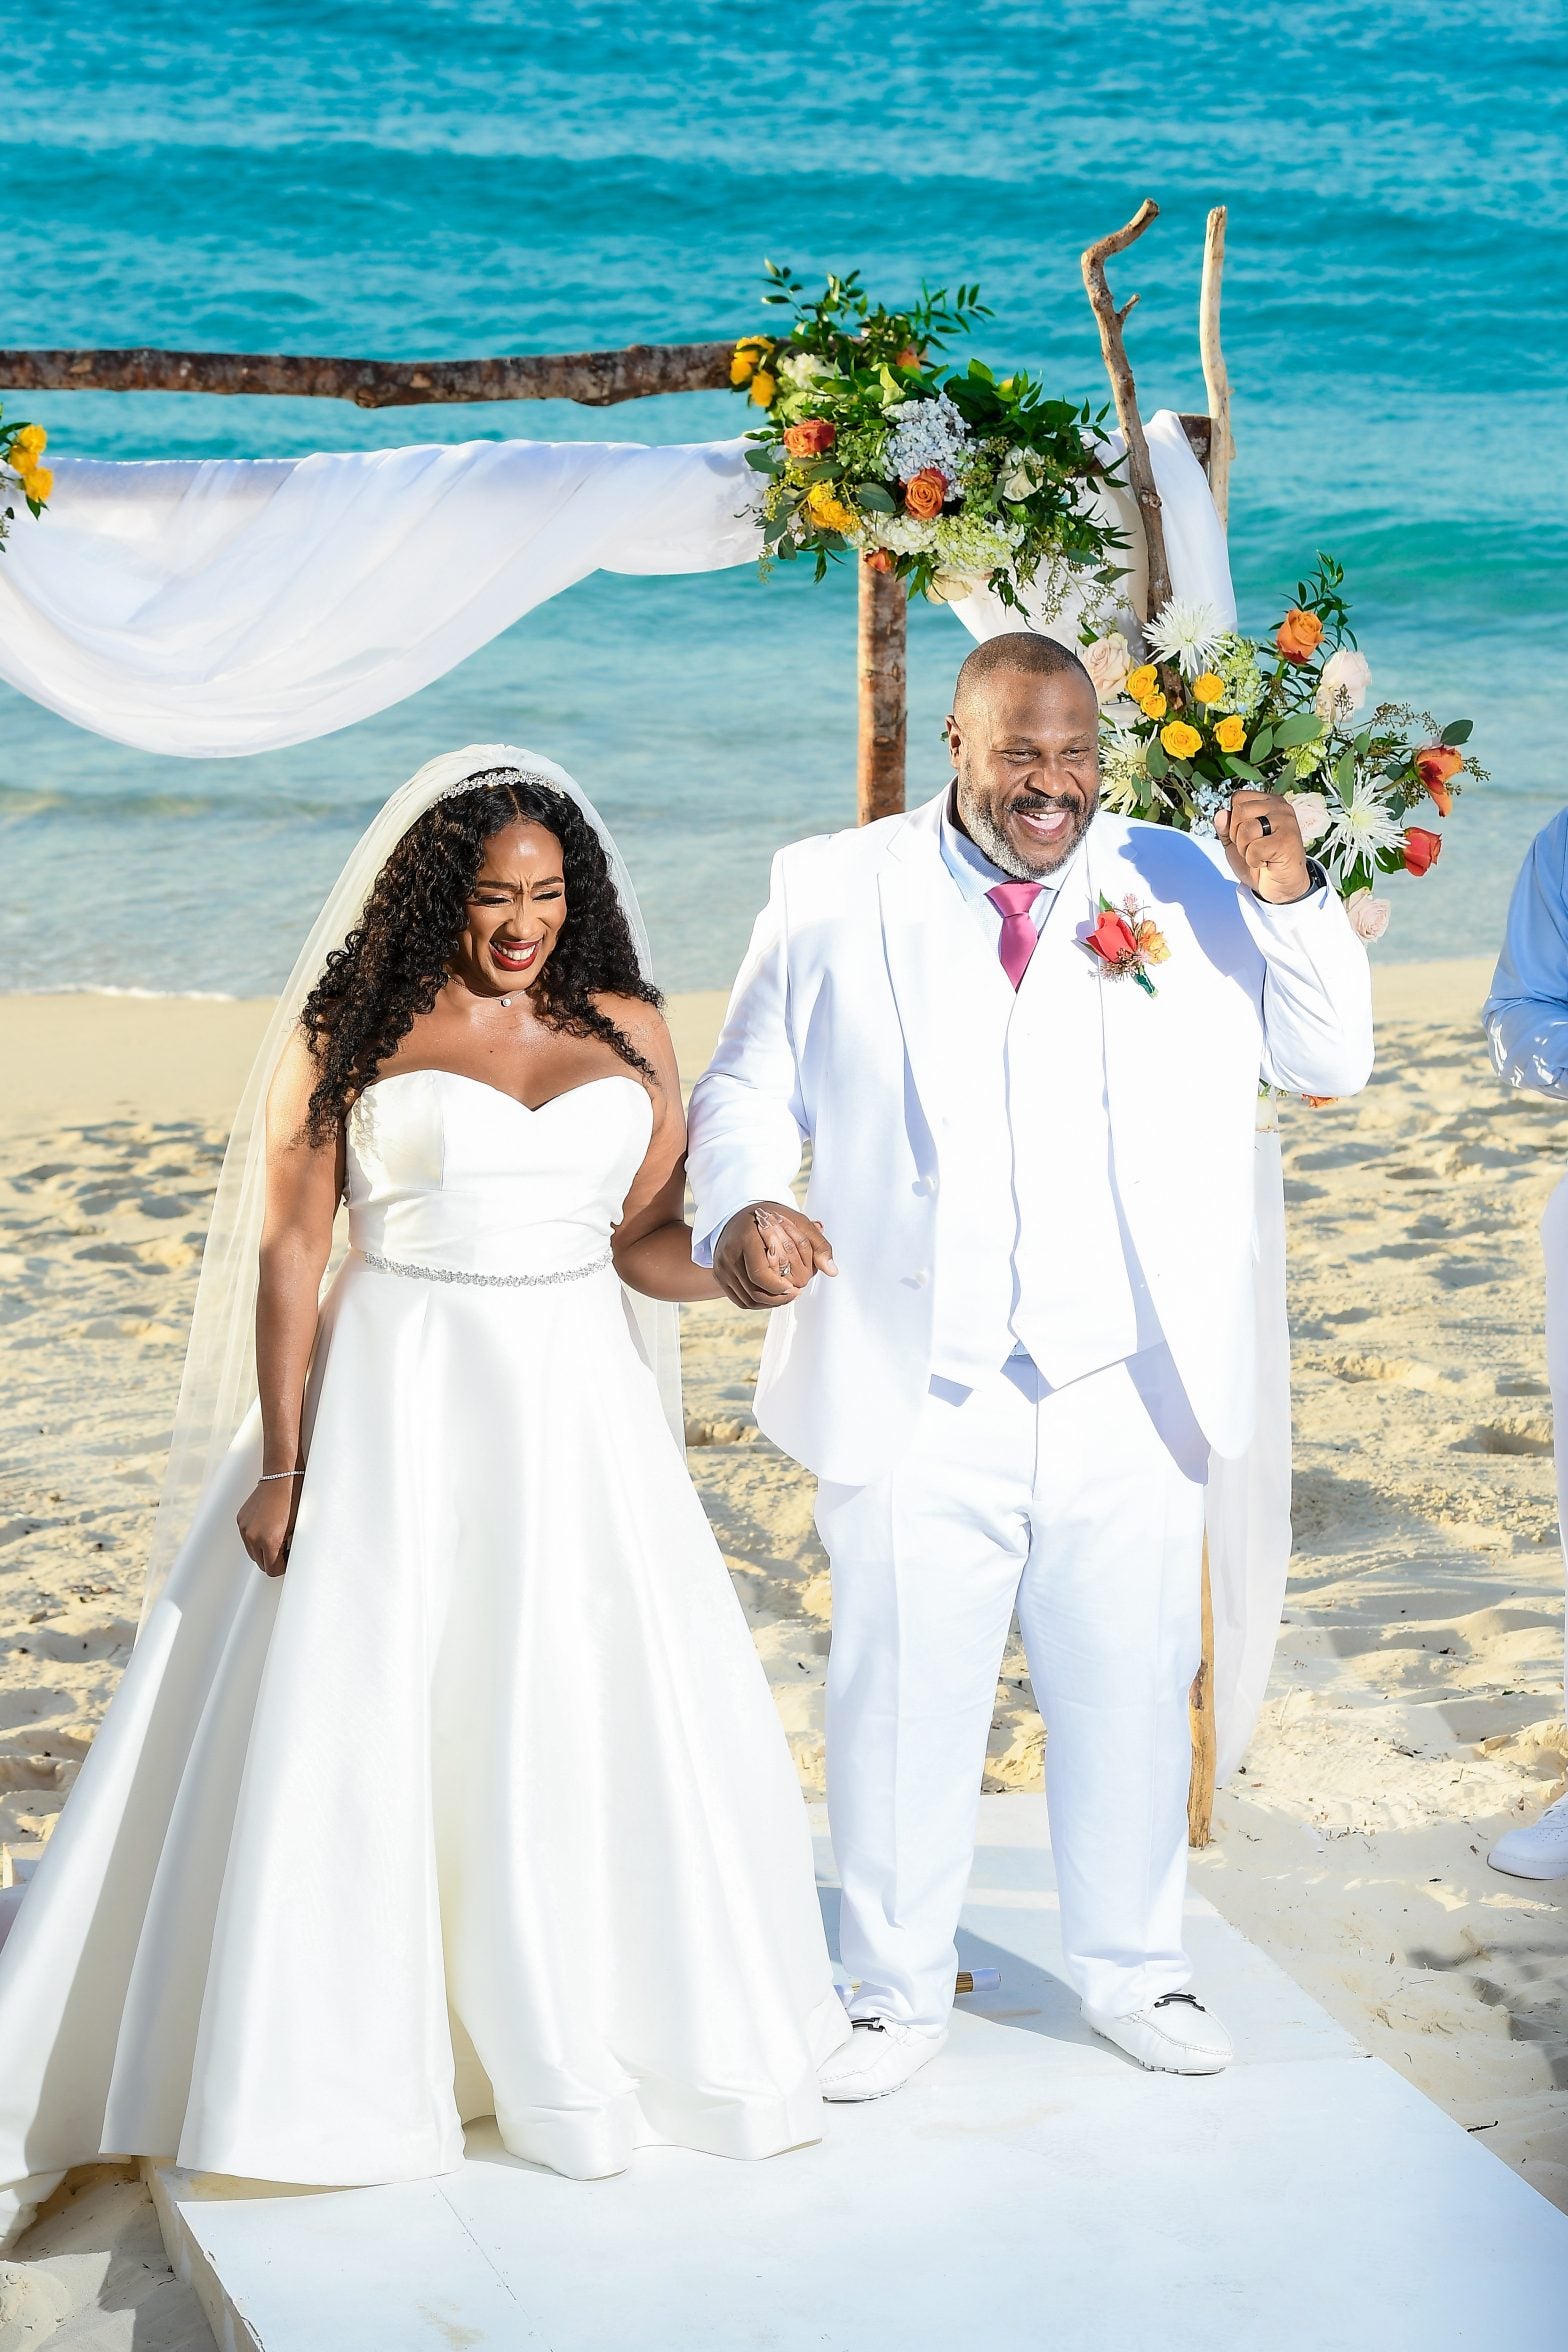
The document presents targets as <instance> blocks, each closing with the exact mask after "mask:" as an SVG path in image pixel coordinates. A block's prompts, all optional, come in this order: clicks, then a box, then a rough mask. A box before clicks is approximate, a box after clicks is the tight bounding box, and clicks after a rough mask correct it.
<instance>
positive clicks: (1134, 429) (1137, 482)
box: [1082, 196, 1171, 621]
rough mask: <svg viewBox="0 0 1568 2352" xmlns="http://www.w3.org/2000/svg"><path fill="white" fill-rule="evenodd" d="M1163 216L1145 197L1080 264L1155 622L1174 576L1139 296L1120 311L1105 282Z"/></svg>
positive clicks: (1148, 615)
mask: <svg viewBox="0 0 1568 2352" xmlns="http://www.w3.org/2000/svg"><path fill="white" fill-rule="evenodd" d="M1159 217H1160V208H1159V206H1158V205H1157V204H1156V203H1155V202H1154V199H1153V198H1152V197H1149V196H1146V197H1145V198H1144V200H1143V202H1142V203H1141V204H1140V205H1139V207H1138V209H1137V211H1136V212H1135V213H1134V214H1133V216H1132V219H1131V220H1130V221H1128V222H1127V224H1126V226H1125V227H1124V228H1120V229H1114V230H1113V231H1112V232H1111V234H1110V236H1108V237H1099V238H1097V239H1096V240H1095V242H1094V244H1092V245H1090V246H1087V247H1085V249H1084V254H1083V263H1082V266H1083V283H1084V291H1085V292H1086V293H1087V295H1088V297H1089V306H1090V308H1091V309H1092V310H1093V312H1094V317H1095V324H1096V325H1097V326H1098V327H1099V330H1100V352H1101V355H1102V357H1103V358H1104V361H1105V369H1106V373H1107V375H1108V376H1109V377H1110V379H1111V393H1112V397H1113V398H1114V400H1115V402H1116V421H1117V423H1118V424H1119V425H1120V426H1121V429H1122V434H1123V437H1124V438H1125V440H1126V443H1127V486H1128V488H1129V489H1130V490H1131V492H1132V495H1133V499H1134V501H1135V503H1136V505H1137V508H1138V514H1139V518H1140V520H1141V521H1142V524H1143V537H1144V544H1145V546H1146V547H1147V549H1148V557H1149V593H1148V610H1147V612H1146V613H1145V614H1144V616H1143V617H1144V619H1145V620H1151V621H1152V620H1153V618H1154V616H1155V614H1156V613H1157V612H1158V611H1159V609H1160V607H1161V605H1162V604H1164V603H1166V602H1167V601H1168V599H1169V597H1170V592H1171V575H1170V566H1169V564H1168V563H1167V561H1166V555H1165V524H1164V520H1163V517H1162V513H1161V508H1160V494H1159V492H1158V490H1156V488H1155V487H1154V466H1153V463H1152V461H1151V459H1150V456H1149V444H1148V442H1147V440H1146V439H1145V438H1144V431H1143V419H1142V418H1141V417H1140V416H1139V414H1138V395H1137V392H1136V389H1135V387H1134V385H1133V378H1132V369H1131V367H1130V366H1129V365H1128V361H1127V343H1126V338H1125V337H1124V335H1123V332H1122V330H1123V328H1124V327H1125V326H1126V323H1127V316H1128V313H1129V312H1130V311H1131V309H1132V307H1133V304H1134V303H1135V302H1136V301H1137V299H1138V297H1137V295H1136V294H1134V295H1133V296H1132V297H1131V298H1130V300H1128V301H1127V302H1124V303H1123V305H1122V307H1121V309H1120V310H1118V309H1117V307H1116V304H1115V302H1114V301H1113V300H1112V298H1111V289H1110V287H1109V285H1108V284H1107V283H1106V277H1105V265H1106V263H1107V262H1108V261H1109V260H1111V259H1112V258H1113V257H1114V256H1115V255H1116V254H1118V253H1125V252H1126V250H1127V248H1128V246H1129V245H1131V244H1134V243H1135V242H1136V240H1137V239H1138V238H1139V237H1141V236H1142V235H1143V232H1144V230H1145V229H1146V228H1147V227H1148V226H1149V224H1150V222H1151V221H1155V220H1158V219H1159Z"/></svg>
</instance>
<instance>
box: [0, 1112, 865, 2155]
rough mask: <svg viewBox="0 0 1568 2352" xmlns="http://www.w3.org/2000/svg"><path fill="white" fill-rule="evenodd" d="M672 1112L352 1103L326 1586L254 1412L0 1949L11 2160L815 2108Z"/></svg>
mask: <svg viewBox="0 0 1568 2352" xmlns="http://www.w3.org/2000/svg"><path fill="white" fill-rule="evenodd" d="M649 1120H650V1110H649V1104H648V1098H647V1096H646V1094H645V1093H644V1091H643V1089H642V1087H641V1085H640V1084H639V1083H638V1082H637V1081H636V1080H635V1079H633V1078H632V1077H630V1076H626V1077H619V1076H613V1077H606V1078H600V1079H596V1080H593V1081H590V1082H589V1083H588V1084H586V1085H582V1086H578V1087H575V1088H573V1089H571V1090H570V1091H569V1092H567V1093H565V1094H562V1095H560V1096H558V1097H556V1098H555V1099H554V1100H553V1101H552V1102H549V1103H546V1104H545V1105H543V1106H542V1108H540V1109H539V1110H537V1111H530V1110H528V1109H527V1108H526V1107H525V1106H524V1105H522V1104H521V1103H519V1102H517V1101H515V1100H514V1099H513V1098H512V1097H511V1096H509V1095H506V1094H503V1093H501V1092H498V1091H497V1090H496V1089H495V1088H493V1087H490V1086H486V1085H484V1084H481V1083H480V1082H478V1081H476V1080H472V1079H467V1078H462V1077H458V1076H455V1075H453V1074H451V1073H448V1072H437V1071H414V1072H405V1073H401V1074H397V1075H394V1076H392V1077H390V1078H387V1079H383V1080H381V1081H380V1082H379V1083H377V1084H376V1085H374V1086H373V1087H372V1088H371V1089H370V1090H369V1092H368V1093H367V1094H366V1095H365V1096H364V1097H363V1098H362V1100H361V1101H360V1103H359V1104H358V1105H356V1107H355V1110H354V1112H353V1114H352V1116H351V1118H350V1121H349V1129H348V1170H349V1209H350V1234H351V1240H352V1243H353V1249H352V1253H351V1254H350V1256H349V1257H348V1258H347V1259H345V1261H344V1264H343V1266H342V1268H341V1269H340V1271H339V1273H338V1275H337V1277H336V1280H335V1282H334V1283H333V1285H332V1288H331V1291H330V1295H329V1298H328V1301H327V1305H326V1308H325V1310H324V1317H323V1324H322V1334H321V1340H320V1343H319V1345H318V1348H317V1352H316V1362H315V1369H314V1371H313V1375H312V1383H311V1393H310V1399H309V1422H310V1434H309V1445H308V1454H309V1471H308V1474H307V1476H306V1478H305V1480H304V1482H303V1487H302V1492H301V1497H300V1507H299V1515H298V1522H297V1526H296V1531H295V1535H294V1541H293V1549H292V1555H291V1560H290V1565H289V1568H288V1572H287V1574H286V1576H284V1577H283V1578H282V1579H281V1580H280V1581H278V1582H276V1583H273V1582H269V1581H267V1580H266V1579H264V1578H263V1577H262V1576H260V1575H259V1574H258V1573H257V1571H256V1570H255V1569H254V1568H253V1567H252V1566H251V1565H250V1563H249V1561H248V1560H247V1559H246V1557H245V1554H244V1552H243V1550H242V1548H241V1546H240V1542H239V1537H238V1534H237V1531H236V1529H235V1525H234V1514H235V1511H236V1510H237V1508H238V1506H239V1504H240V1503H241V1501H242V1500H243V1498H244V1496H245V1495H246V1494H247V1493H248V1491H249V1489H250V1486H251V1483H252V1481H253V1479H254V1477H255V1474H256V1471H257V1468H258V1465H259V1450H260V1438H259V1430H258V1426H257V1421H256V1416H255V1415H254V1413H253V1415H252V1417H251V1420H250V1422H249V1423H248V1424H247V1426H246V1427H245V1429H243V1430H242V1431H241V1433H240V1435H239V1437H238V1438H237V1439H236V1441H235V1444H234V1446H233V1448H232V1450H231V1452H230V1454H229V1457H228V1460H227V1463H226V1466H225V1468H224V1470H223V1472H222V1473H221V1475H220V1476H219V1477H218V1478H217V1479H215V1480H214V1482H213V1483H212V1485H211V1487H210V1488H209V1490H208V1492H207V1494H206V1495H205V1497H204V1499H203V1502H202V1505H201V1508H200V1511H199V1513H198V1516H197V1518H196V1521H195V1524H194V1526H193V1528H192V1530H191V1533H190V1536H189V1537H188V1539H187V1541H186V1543H185V1545H184V1547H183V1549H182V1551H181V1553H180V1555H179V1558H178V1560H177V1562H176V1564H175V1566H174V1569H173V1571H172V1572H171V1575H170V1578H169V1581H168V1584H167V1586H166V1587H165V1589H164V1591H163V1593H162V1595H161V1597H160V1599H159V1601H158V1603H157V1605H156V1607H155V1609H154V1611H153V1613H152V1615H151V1617H150V1619H149V1621H148V1624H147V1627H146V1630H145V1632H144V1634H143V1636H142V1639H141V1641H140V1642H139V1643H138V1645H137V1647H136V1649H135V1651H134V1652H133V1654H132V1657H131V1660H130V1663H129V1665H128V1667H127V1670H126V1673H125V1676H124V1680H123V1683H122V1685H121V1688H120V1690H119V1692H118V1693H117V1695H116V1697H115V1700H114V1702H113V1705H112V1706H111V1707H110V1709H109V1712H108V1714H107V1716H106V1718H105V1721H104V1724H103V1727H102V1729H101V1731H100V1733H99V1735H98V1738H97V1740H96V1742H95V1744H94V1746H93V1749H92V1751H91V1753H90V1754H89V1756H88V1757H87V1759H86V1762H85V1763H84V1765H83V1767H82V1771H81V1775H80V1778H79V1781H78V1784H77V1786H76V1788H75V1789H74V1790H73V1792H72V1795H71V1798H70V1801H69V1803H68V1804H67V1806H66V1809H65V1812H64V1814H63V1816H62V1818H61V1820H60V1822H59V1824H58V1826H57V1828H56V1830H55V1833H54V1836H53V1839H52V1841H51V1843H50V1845H49V1847H48V1848H47V1849H46V1851H45V1854H44V1856H43V1858H42V1860H41V1862H40V1864H39V1867H38V1870H37V1873H36V1875H35V1878H34V1880H33V1882H32V1884H31V1886H30V1887H29V1890H28V1892H27V1895H26V1897H25V1900H24V1901H23V1903H22V1905H21V1908H20V1911H19V1913H18V1915H17V1919H16V1923H15V1925H14V1927H13V1929H12V1933H11V1936H10V1939H9V1941H8V1943H7V1944H6V1946H5V1948H4V1950H3V1951H0V2181H3V2180H10V2181H12V2182H21V2181H23V2179H24V2176H31V2178H32V2181H33V2188H32V2191H31V2194H32V2195H33V2196H35V2197H36V2195H38V2194H39V2193H42V2192H43V2191H46V2190H47V2187H48V2185H49V2182H48V2180H47V2177H45V2178H44V2179H43V2180H42V2181H40V2178H39V2176H47V2175H49V2174H51V2173H55V2172H58V2171H59V2170H61V2169H63V2168H65V2167H68V2166H70V2165H72V2164H77V2163H81V2162H84V2161H90V2160H92V2159H93V2158H95V2157H97V2156H98V2155H99V2154H100V2153H104V2154H119V2155H131V2154H145V2155H161V2156H176V2157H177V2158H178V2160H179V2161H180V2162H181V2163H182V2164H185V2165H187V2166H189V2167H192V2168H193V2169H198V2170H202V2171H210V2172H220V2173H227V2174H232V2175H238V2176H242V2177H250V2178H259V2179H264V2180H277V2181H289V2182H305V2183H319V2184H323V2185H326V2184H340V2183H356V2182H374V2181H389V2180H398V2179H407V2178H414V2177H418V2176H421V2175H426V2174H432V2173H439V2172H444V2171H449V2170H451V2169H453V2168H454V2167H455V2166H456V2165H457V2164H458V2163H459V2162H460V2161H461V2157H462V2147H463V2136H462V2122H463V2120H464V2119H466V2118H468V2117H470V2116H476V2115H482V2114H490V2113H493V2114H494V2115H495V2117H496V2119H497V2122H498V2125H499V2128H500V2132H501V2136H502V2138H503V2139H504V2141H505V2143H506V2145H507V2146H508V2148H510V2149H511V2150H512V2151H514V2152H515V2153H516V2154H517V2155H519V2156H523V2157H528V2158H532V2159H535V2160H536V2161H538V2162H539V2163H541V2164H545V2165H549V2166H551V2167H552V2168H554V2169H555V2170H557V2171H559V2172H564V2173H569V2174H572V2175H576V2176H579V2177H596V2176H599V2175H602V2174H606V2173H610V2172H614V2171H617V2170H619V2169H620V2168H622V2167H623V2166H624V2165H625V2164H626V2163H627V2161H628V2160H629V2158H630V2156H631V2153H632V2151H633V2150H634V2149H635V2148H637V2147H641V2146H649V2145H679V2146H682V2147H687V2148H695V2149H703V2150H707V2151H710V2152H712V2153H714V2154H718V2155H726V2156H735V2157H761V2156H768V2155H771V2154H773V2153H775V2152H777V2151H779V2150H782V2149H785V2148H789V2147H792V2146H795V2145H797V2144H799V2143H800V2142H802V2141H806V2140H810V2139H814V2138H815V2137H817V2136H818V2132H819V2128H820V2115H819V2102H818V2091H817V2079H816V2070H817V2063H818V2061H819V2059H820V2058H821V2057H822V2056H823V2055H825V2053H826V2052H827V2051H828V2050H829V2049H830V2048H832V2047H834V2046H836V2044H837V2043H838V2042H839V2041H841V2040H842V2039H843V2038H844V2036H845V2034H846V2033H847V2031H848V2026H847V2022H846V2020H845V2018H844V2014H843V2010H842V2008H841V2005H840V2003H839V2001H838V1999H837V1997H836V1995H835V1992H834V1989H833V1985H832V1979H831V1972H830V1967H829V1962H828V1957H827V1950H826V1945H825V1943H824V1940H823V1935H822V1929H821V1923H820V1919H819V1915H818V1911H817V1906H816V1899H815V1892H814V1887H813V1880H812V1869H811V1853H810V1842H809V1837H808V1833H807V1827H806V1821H805V1814H804V1809H803V1807H802V1805H801V1801H800V1797H799V1794H798V1791H797V1789H796V1785H795V1780H794V1775H793V1772H792V1770H791V1766H790V1762H789V1757H788V1752H787V1748H786V1745H785V1741H784V1738H783V1735H782V1732H781V1730H780V1727H779V1724H778V1720H777V1717H776V1715H775V1712H774V1709H773V1704H772V1700H771V1697H770V1694H769V1691H768V1688H767V1683H766V1679H765V1677H764V1675H763V1672H762V1669H761V1666H760V1664H759V1663H758V1660H757V1657H756V1653H755V1651H754V1649H753V1646H752V1643H751V1639H750V1635H749V1633H748V1631H747V1627H746V1624H745V1620H744V1617H743V1615H742V1613H741V1610H740V1607H739V1604H738V1602H737V1601H736V1599H735V1596H734V1593H733V1591H732V1589H731V1587H730V1583H729V1578H728V1576H727V1574H726V1572H725V1569H724V1564H723V1561H722V1559H721V1557H720V1555H719V1552H718V1549H717V1547H716V1545H715V1543H714V1541H713V1537H712V1535H711V1533H710V1531H709V1529H708V1526H707V1523H706V1521H705V1519H704V1516H703V1513H702V1508H701V1505H700V1503H699V1501H698V1498H697V1495H696V1493H695V1491H694V1489H693V1487H692V1485H691V1482H690V1480H689V1478H688V1477H687V1474H686V1470H685V1466H684V1464H683V1462H682V1460H681V1458H680V1454H679V1451H678V1449H677V1447H676V1446H675V1444H674V1442H673V1440H672V1438H671V1434H670V1431H669V1428H668V1425H667V1423H666V1421H665V1419H664V1415H663V1411H662V1409H661V1405H660V1401H659V1397H658V1394H657V1389H656V1384H655V1381H654V1378H653V1375H652V1373H651V1372H650V1370H649V1368H648V1367H647V1365H646V1363H645V1362H644V1360H643V1357H642V1355H641V1354H640V1353H639V1351H638V1348H637V1346H636V1343H635V1340H634V1337H633V1334H632V1328H631V1324H630V1320H629V1317H628V1313H627V1309H626V1303H625V1299H624V1295H623V1293H622V1291H621V1287H620V1284H619V1282H618V1280H617V1278H616V1276H615V1273H614V1271H613V1270H612V1268H611V1266H610V1263H609V1247H608V1245H609V1235H610V1229H611V1225H612V1222H613V1220H614V1218H615V1217H616V1216H617V1215H618V1214H619V1211H620V1205H621V1202H622V1200H623V1198H624V1195H625V1190H626V1187H627V1184H628V1183H629V1182H630V1179H631V1177H632V1175H633V1174H634V1173H635V1171H636V1169H637V1167H638V1166H639V1164H640V1162H641V1159H642V1156H643V1153H644V1151H645V1149H646V1146H647V1140H648V1133H649ZM420 1269H427V1270H428V1271H420ZM585 1269H590V1270H587V1271H585ZM21 2194H22V2195H24V2196H25V2195H26V2194H28V2192H27V2191H26V2190H25V2189H24V2190H23V2191H22V2192H21Z"/></svg>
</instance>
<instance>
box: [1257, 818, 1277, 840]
mask: <svg viewBox="0 0 1568 2352" xmlns="http://www.w3.org/2000/svg"><path fill="white" fill-rule="evenodd" d="M1273 830H1274V820H1273V818H1272V817H1259V819H1258V831H1259V832H1260V833H1261V834H1262V836H1263V838H1264V840H1265V841H1267V840H1268V838H1269V836H1270V835H1271V834H1272V832H1273Z"/></svg>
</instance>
